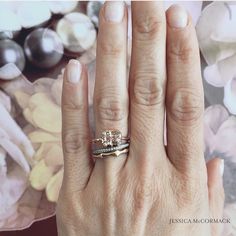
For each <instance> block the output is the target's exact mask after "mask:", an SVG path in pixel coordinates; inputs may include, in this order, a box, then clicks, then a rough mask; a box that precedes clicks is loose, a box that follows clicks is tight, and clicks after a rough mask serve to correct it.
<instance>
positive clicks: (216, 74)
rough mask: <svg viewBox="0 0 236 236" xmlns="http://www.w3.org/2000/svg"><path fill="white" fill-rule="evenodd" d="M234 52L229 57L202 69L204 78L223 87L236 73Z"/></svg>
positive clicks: (216, 85) (214, 84)
mask: <svg viewBox="0 0 236 236" xmlns="http://www.w3.org/2000/svg"><path fill="white" fill-rule="evenodd" d="M235 65H236V53H235V54H234V55H232V56H230V57H227V58H225V59H223V60H220V61H218V62H217V63H216V64H213V65H210V66H207V67H206V68H205V70H204V78H205V80H206V81H207V82H208V83H209V84H211V85H213V86H215V87H223V86H225V84H226V83H227V82H228V81H229V80H231V79H232V78H233V77H234V76H235V75H236V67H235Z"/></svg>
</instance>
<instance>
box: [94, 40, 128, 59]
mask: <svg viewBox="0 0 236 236" xmlns="http://www.w3.org/2000/svg"><path fill="white" fill-rule="evenodd" d="M99 45H100V48H101V51H102V55H108V56H113V57H114V56H120V54H122V52H123V51H124V43H123V42H119V41H118V40H111V41H108V40H101V41H100V43H99Z"/></svg>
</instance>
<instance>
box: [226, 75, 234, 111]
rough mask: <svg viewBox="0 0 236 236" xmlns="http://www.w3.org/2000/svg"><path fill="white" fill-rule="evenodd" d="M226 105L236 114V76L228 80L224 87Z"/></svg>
mask: <svg viewBox="0 0 236 236" xmlns="http://www.w3.org/2000/svg"><path fill="white" fill-rule="evenodd" d="M224 105H225V106H226V107H227V109H228V110H229V112H230V113H232V114H234V115H236V77H235V78H233V79H231V80H230V81H228V82H227V84H226V86H225V88H224Z"/></svg>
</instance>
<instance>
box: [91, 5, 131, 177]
mask: <svg viewBox="0 0 236 236" xmlns="http://www.w3.org/2000/svg"><path fill="white" fill-rule="evenodd" d="M126 38H127V11H126V7H125V4H124V3H123V2H106V3H105V4H104V6H103V8H102V9H101V11H100V17H99V33H98V44H97V60H96V68H97V69H96V82H95V91H94V111H95V126H96V132H95V133H96V137H100V136H101V132H102V131H104V130H110V129H118V130H120V131H121V133H122V135H123V136H127V134H128V87H127V86H128V85H127V84H128V83H127V78H126ZM122 155H125V154H122ZM124 161H125V158H122V156H120V157H119V158H116V159H113V158H106V159H104V160H99V159H97V161H96V166H97V167H98V170H99V171H101V174H108V173H114V171H113V170H114V168H113V167H115V169H119V167H121V166H122V165H123V164H124ZM104 168H106V171H104Z"/></svg>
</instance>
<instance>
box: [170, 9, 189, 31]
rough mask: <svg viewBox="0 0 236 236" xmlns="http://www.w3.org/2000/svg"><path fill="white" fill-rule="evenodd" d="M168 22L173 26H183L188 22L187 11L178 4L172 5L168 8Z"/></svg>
mask: <svg viewBox="0 0 236 236" xmlns="http://www.w3.org/2000/svg"><path fill="white" fill-rule="evenodd" d="M168 11H169V14H168V17H167V20H168V23H169V25H170V26H171V27H174V28H184V27H186V26H187V23H188V13H187V12H186V10H185V9H184V8H183V7H182V6H180V5H172V6H171V7H170V8H169V10H168Z"/></svg>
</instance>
